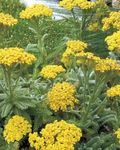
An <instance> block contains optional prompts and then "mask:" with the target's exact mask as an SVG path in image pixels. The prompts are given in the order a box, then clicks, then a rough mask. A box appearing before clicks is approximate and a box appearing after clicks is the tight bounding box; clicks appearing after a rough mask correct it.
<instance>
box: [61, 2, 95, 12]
mask: <svg viewBox="0 0 120 150" xmlns="http://www.w3.org/2000/svg"><path fill="white" fill-rule="evenodd" d="M59 4H60V6H61V7H64V8H65V9H67V10H72V9H73V8H74V7H79V8H80V9H92V8H94V7H95V6H96V2H89V1H87V0H62V1H60V3H59Z"/></svg>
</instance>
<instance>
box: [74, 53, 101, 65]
mask: <svg viewBox="0 0 120 150" xmlns="http://www.w3.org/2000/svg"><path fill="white" fill-rule="evenodd" d="M76 59H77V64H84V65H88V64H91V63H92V64H94V65H95V64H96V63H98V62H99V61H100V57H97V56H95V55H94V54H93V53H91V52H80V53H78V54H76Z"/></svg>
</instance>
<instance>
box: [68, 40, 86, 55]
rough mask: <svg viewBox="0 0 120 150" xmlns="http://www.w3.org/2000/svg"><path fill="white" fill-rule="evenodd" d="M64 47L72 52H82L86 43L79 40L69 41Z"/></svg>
mask: <svg viewBox="0 0 120 150" xmlns="http://www.w3.org/2000/svg"><path fill="white" fill-rule="evenodd" d="M66 45H67V47H68V48H70V49H71V51H74V52H80V51H84V50H85V49H86V48H87V46H88V45H87V43H85V42H83V41H80V40H69V41H68V42H67V43H66Z"/></svg>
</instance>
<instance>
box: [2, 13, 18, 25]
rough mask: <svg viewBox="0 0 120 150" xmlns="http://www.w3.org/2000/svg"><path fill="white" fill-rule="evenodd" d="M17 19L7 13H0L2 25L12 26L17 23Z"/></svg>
mask: <svg viewBox="0 0 120 150" xmlns="http://www.w3.org/2000/svg"><path fill="white" fill-rule="evenodd" d="M17 23H18V21H17V19H15V18H14V17H12V16H11V15H9V14H4V13H2V12H1V13H0V24H1V25H3V26H13V25H15V24H17Z"/></svg>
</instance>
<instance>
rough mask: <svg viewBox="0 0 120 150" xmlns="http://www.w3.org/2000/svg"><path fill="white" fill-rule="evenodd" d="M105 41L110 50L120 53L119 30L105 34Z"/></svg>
mask: <svg viewBox="0 0 120 150" xmlns="http://www.w3.org/2000/svg"><path fill="white" fill-rule="evenodd" d="M105 41H106V43H107V45H108V49H109V50H110V51H113V50H115V51H117V52H118V53H120V31H117V32H114V33H113V34H112V35H111V36H107V37H106V39H105Z"/></svg>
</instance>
